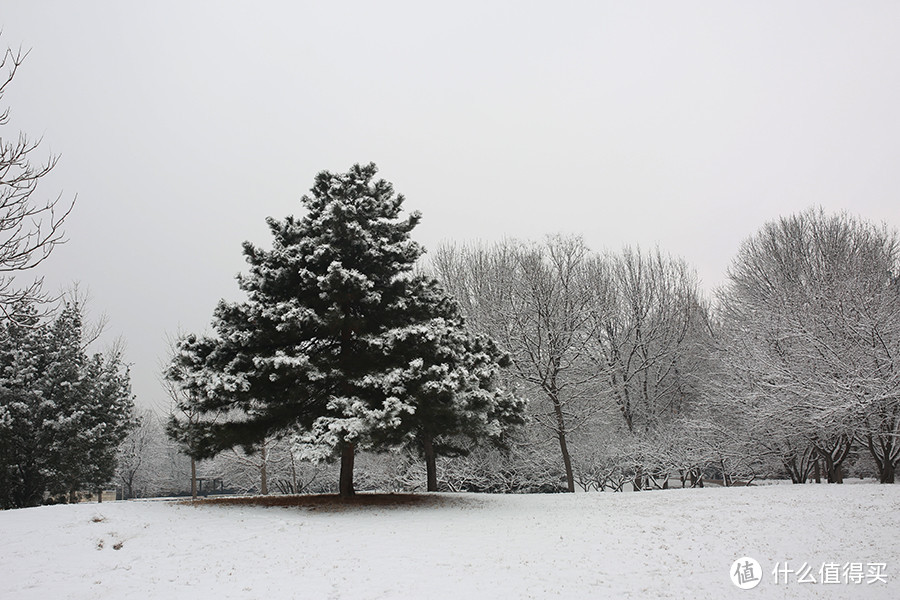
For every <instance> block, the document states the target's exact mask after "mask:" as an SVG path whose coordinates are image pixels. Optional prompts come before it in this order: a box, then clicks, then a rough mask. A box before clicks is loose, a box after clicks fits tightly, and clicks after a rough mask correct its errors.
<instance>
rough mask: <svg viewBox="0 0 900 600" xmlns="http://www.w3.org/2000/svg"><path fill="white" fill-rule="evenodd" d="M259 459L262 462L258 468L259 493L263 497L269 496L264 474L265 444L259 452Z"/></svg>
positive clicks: (267, 479)
mask: <svg viewBox="0 0 900 600" xmlns="http://www.w3.org/2000/svg"><path fill="white" fill-rule="evenodd" d="M259 458H260V460H262V465H261V466H260V468H259V493H260V494H262V495H263V496H266V495H268V494H269V478H268V474H267V472H266V458H267V457H266V444H265V443H263V445H262V448H260V450H259Z"/></svg>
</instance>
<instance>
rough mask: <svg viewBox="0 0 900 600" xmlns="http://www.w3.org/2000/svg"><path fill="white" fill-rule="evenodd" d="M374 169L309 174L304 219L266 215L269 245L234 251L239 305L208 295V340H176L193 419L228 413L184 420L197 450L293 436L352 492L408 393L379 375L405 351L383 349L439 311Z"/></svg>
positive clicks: (396, 203)
mask: <svg viewBox="0 0 900 600" xmlns="http://www.w3.org/2000/svg"><path fill="white" fill-rule="evenodd" d="M375 173H376V168H375V165H372V164H370V165H367V166H359V165H356V166H354V167H352V168H351V169H350V171H349V172H347V173H343V174H335V173H330V172H327V171H323V172H321V173H319V174H318V175H317V176H316V180H315V185H314V186H313V188H312V190H311V196H304V197H303V198H302V203H303V205H304V206H305V208H306V209H307V214H306V215H305V216H304V217H303V218H301V219H296V218H294V217H288V218H286V219H285V220H284V221H277V220H275V219H269V220H268V223H269V228H270V229H271V231H272V234H273V236H274V243H273V247H272V249H271V250H263V249H260V248H257V247H255V246H253V245H252V244H249V243H247V244H245V245H244V254H245V256H246V258H247V261H248V263H249V264H250V273H249V274H248V275H246V276H241V277H240V278H239V285H240V287H241V289H242V290H244V291H245V292H246V293H247V300H246V301H245V302H241V303H228V302H224V301H222V302H220V303H219V306H218V307H217V309H216V311H215V315H214V318H213V327H214V329H215V335H214V336H195V335H188V336H185V337H183V338H182V339H181V341H180V342H179V343H178V347H177V352H176V355H175V357H174V359H173V361H172V368H170V369H169V371H168V373H167V376H168V377H169V379H170V380H171V381H173V382H175V383H176V384H177V385H178V386H179V387H180V388H181V389H183V390H187V391H188V393H189V394H190V398H191V400H192V408H193V409H195V410H197V411H198V413H199V414H201V415H209V414H215V413H219V414H224V415H225V417H224V418H223V419H220V420H219V421H217V422H200V423H197V424H194V425H191V426H190V427H191V428H192V430H193V433H192V434H191V435H195V436H196V438H195V439H196V440H197V441H198V449H199V455H201V456H212V455H215V454H216V453H218V452H220V451H222V450H224V449H228V448H232V447H235V446H241V447H243V448H244V449H245V450H247V451H252V450H253V448H254V447H255V446H257V445H258V444H259V443H260V442H262V441H263V440H264V439H266V437H268V436H272V435H275V436H278V435H289V434H293V433H302V434H305V435H304V436H303V441H304V442H305V447H306V448H307V449H308V450H310V451H311V452H312V453H313V454H316V455H317V456H318V457H320V458H323V457H327V458H332V457H334V458H336V457H338V456H339V457H340V460H341V475H340V486H339V489H340V493H341V494H342V495H349V494H353V493H354V486H353V466H354V457H355V452H356V449H357V447H358V446H363V447H365V446H367V445H369V446H371V445H376V444H377V443H378V439H381V438H382V437H383V432H384V430H386V429H387V430H389V429H391V427H393V425H394V424H398V423H400V422H401V418H400V417H401V413H403V412H405V411H406V410H407V405H406V404H405V402H406V399H405V398H404V399H402V400H401V401H398V397H397V395H396V393H393V392H392V391H389V390H386V389H385V386H384V385H383V377H384V376H385V375H386V374H387V373H390V372H392V371H393V370H394V369H396V368H398V366H399V365H398V360H400V359H401V358H403V357H401V356H399V355H398V353H396V352H394V351H388V352H386V348H387V345H388V344H389V343H390V339H391V336H393V335H395V332H396V331H397V330H398V329H399V328H403V327H414V326H416V325H418V324H422V323H426V322H428V321H430V320H431V319H433V318H435V317H439V316H441V313H440V307H441V306H442V301H441V300H440V298H439V297H436V296H435V294H434V285H433V283H432V282H431V281H430V280H429V279H428V278H427V277H425V276H423V275H414V274H413V273H412V269H413V266H414V264H415V262H416V260H417V259H418V258H419V256H420V255H421V254H422V252H423V251H422V249H421V248H420V246H419V245H418V244H416V243H415V242H413V241H412V240H411V239H410V232H411V231H412V229H413V228H414V227H415V226H416V224H417V223H418V222H419V218H420V217H419V214H418V213H412V214H411V215H409V216H408V217H407V218H405V219H401V216H400V213H401V209H402V204H403V197H402V196H400V195H395V194H394V191H393V188H392V186H391V184H390V183H388V182H386V181H384V180H378V181H375V180H374V176H375ZM177 429H178V428H177V427H173V433H175V434H176V435H179V433H178V430H177ZM376 432H377V433H376ZM313 449H314V451H313Z"/></svg>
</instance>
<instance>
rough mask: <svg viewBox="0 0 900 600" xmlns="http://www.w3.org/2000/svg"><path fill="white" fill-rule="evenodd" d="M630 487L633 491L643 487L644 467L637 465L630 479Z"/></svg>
mask: <svg viewBox="0 0 900 600" xmlns="http://www.w3.org/2000/svg"><path fill="white" fill-rule="evenodd" d="M631 487H632V489H634V491H635V492H639V491H641V490H642V489H644V469H642V468H641V467H638V468H637V470H636V472H635V474H634V478H633V479H632V480H631Z"/></svg>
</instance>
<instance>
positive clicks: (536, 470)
mask: <svg viewBox="0 0 900 600" xmlns="http://www.w3.org/2000/svg"><path fill="white" fill-rule="evenodd" d="M375 173H376V169H375V167H374V165H366V166H359V165H356V166H354V167H353V168H352V169H351V170H350V171H349V172H348V173H330V172H327V171H325V172H322V173H320V174H319V175H318V176H317V177H316V182H315V185H314V187H313V188H312V190H311V195H309V196H305V197H304V198H303V199H302V203H303V205H304V207H305V209H306V214H305V216H303V217H302V218H294V217H288V218H287V219H285V220H284V221H277V220H274V219H270V221H269V226H270V229H271V230H272V234H273V238H274V240H273V247H272V249H271V250H264V249H260V248H258V247H255V246H253V245H250V244H246V245H245V247H244V253H245V256H246V258H247V261H248V263H249V265H250V272H249V274H247V275H243V276H241V277H240V278H239V285H240V287H241V288H242V289H243V290H244V292H245V293H246V295H247V300H246V301H244V302H238V303H229V302H224V301H222V302H221V303H220V304H219V306H218V307H217V309H216V311H215V314H214V319H213V329H214V332H213V333H212V334H207V335H188V336H185V337H184V338H182V339H181V340H180V341H179V342H178V344H177V348H176V352H175V355H174V357H173V360H172V362H171V364H170V365H169V367H168V368H167V371H166V377H167V378H168V379H169V381H170V382H171V383H172V384H173V385H175V386H176V387H177V388H178V389H180V390H181V391H182V392H183V401H182V403H181V404H180V406H179V409H180V410H181V413H182V415H188V414H189V415H192V416H191V418H188V419H184V418H182V419H178V418H173V419H172V420H171V421H170V423H169V431H170V434H171V435H172V436H174V437H175V438H176V439H178V440H179V441H180V442H181V443H182V444H183V446H184V448H185V450H186V452H188V453H189V454H190V455H192V456H195V457H197V458H208V457H211V456H214V455H216V454H218V453H220V452H222V451H224V450H227V449H229V448H234V447H240V448H243V450H244V451H245V452H247V453H251V454H252V453H253V452H255V451H258V450H260V449H261V448H262V447H263V446H262V444H264V443H266V440H275V441H281V440H285V439H287V440H289V441H290V442H291V443H292V445H293V449H294V452H295V453H296V455H297V456H300V457H303V458H306V459H311V460H337V461H339V463H340V465H341V474H340V478H339V479H340V484H339V486H338V487H339V490H340V491H341V493H343V494H351V493H353V489H354V486H353V465H354V459H355V456H356V454H357V452H358V450H361V449H362V450H371V451H376V452H396V451H397V449H404V448H405V449H406V450H407V451H411V452H413V453H417V454H419V455H421V456H422V457H423V458H424V459H425V460H424V462H425V465H424V471H425V473H424V476H425V479H426V487H427V489H429V490H434V489H438V488H439V487H443V488H444V489H485V488H487V489H498V488H497V487H496V486H495V485H494V482H492V474H491V473H492V472H493V473H494V477H495V478H500V479H503V478H504V477H506V476H505V475H503V473H508V474H510V477H507V479H508V480H509V481H515V482H517V483H514V484H509V486H507V487H508V488H509V490H510V491H523V490H532V491H534V490H543V491H549V490H554V491H556V490H559V491H574V490H575V489H576V486H580V487H582V488H583V489H591V488H594V489H613V490H621V489H625V487H626V486H630V487H632V488H633V489H648V488H653V487H666V486H668V485H669V479H670V478H671V477H672V476H676V477H679V478H680V479H681V482H682V485H686V484H687V483H688V482H689V483H690V484H691V485H698V484H699V485H702V481H703V478H704V477H706V478H707V479H710V478H712V479H719V480H721V482H722V483H724V484H726V485H728V484H731V483H733V482H735V481H741V480H742V481H748V480H750V479H752V478H754V477H758V476H778V475H784V476H790V477H791V479H792V480H793V481H795V482H798V483H800V482H804V481H806V480H807V479H808V478H810V477H811V476H813V475H815V477H817V478H818V477H819V476H822V477H824V478H825V479H827V480H828V481H833V482H840V481H842V478H843V465H844V464H845V461H846V460H847V459H848V457H850V456H854V457H856V458H858V457H859V455H860V453H861V452H865V453H867V454H868V456H869V457H870V459H871V461H872V464H873V465H874V467H875V469H876V470H877V473H878V476H879V477H880V480H881V481H882V482H885V483H887V482H893V480H894V470H895V469H896V465H897V462H898V460H900V448H898V445H897V443H896V438H897V434H898V426H900V403H898V400H900V398H898V395H897V392H896V390H897V389H898V388H897V385H896V383H897V382H896V373H897V368H896V366H897V365H896V356H897V351H898V350H900V333H898V329H897V324H898V323H900V320H898V319H897V317H898V316H900V302H898V298H900V292H898V289H900V285H898V272H900V271H898V264H900V261H898V245H897V237H896V233H895V232H894V231H892V230H889V229H887V228H885V227H879V226H875V225H872V224H870V223H867V222H864V221H860V220H857V219H854V218H852V217H850V216H847V215H827V214H825V213H824V212H823V211H821V210H808V211H806V212H804V213H801V214H798V215H793V216H788V217H784V218H782V219H780V220H778V221H776V222H773V223H770V224H767V225H766V226H764V227H763V228H762V229H761V230H760V231H759V232H758V233H757V234H756V235H755V236H753V237H751V238H749V239H748V240H747V241H745V242H744V244H743V245H742V247H741V250H740V252H739V254H738V256H737V257H736V258H735V259H734V261H733V263H732V266H731V268H730V269H729V272H728V282H727V283H726V285H725V286H724V287H723V288H722V289H721V290H718V291H717V292H716V294H715V295H714V296H713V297H711V298H708V297H706V296H705V295H704V293H703V292H702V291H701V290H700V288H699V284H698V281H697V277H696V274H695V273H694V271H693V269H691V268H690V267H689V266H688V265H687V264H686V263H685V262H684V261H683V260H681V259H678V258H674V257H671V256H668V255H666V254H664V253H663V252H661V251H660V250H658V249H656V250H651V251H647V250H642V249H639V248H625V249H624V250H622V251H620V252H604V253H596V252H593V251H591V250H590V249H589V248H587V246H586V245H585V243H584V242H583V241H582V239H581V238H579V237H571V236H570V237H566V236H550V237H547V238H546V239H545V240H543V241H541V242H521V241H514V240H507V241H502V242H497V243H493V244H474V245H467V246H460V245H455V244H445V245H443V246H441V247H439V248H437V249H436V251H435V252H434V253H433V254H432V255H430V256H429V257H428V258H427V260H419V259H420V257H421V255H422V252H423V251H422V249H421V248H420V247H419V246H418V245H416V244H415V242H413V241H412V240H411V237H410V233H411V231H412V229H413V228H414V227H415V225H416V223H417V222H418V219H419V215H418V214H417V213H413V214H412V215H409V216H408V217H406V218H401V213H400V210H401V205H402V202H403V198H402V196H399V195H395V194H394V192H393V189H392V187H391V186H390V184H389V183H387V182H385V181H383V180H375V179H374V175H375ZM483 442H487V443H483ZM551 445H552V447H555V448H556V450H555V451H553V452H555V454H556V456H557V458H556V459H552V458H551V457H550V456H549V454H548V453H549V452H551ZM442 454H443V455H446V456H451V457H453V456H455V457H457V458H456V459H455V460H453V461H444V463H443V465H444V472H445V474H444V475H443V476H442V477H441V482H440V486H439V481H438V472H437V464H438V458H437V457H438V456H440V455H442ZM409 466H410V469H408V470H407V471H408V472H411V471H415V468H414V467H412V464H411V463H410V465H409ZM470 467H472V468H475V471H474V472H473V474H472V475H471V476H465V477H462V478H457V480H456V483H454V478H455V477H456V476H457V475H459V474H460V472H461V471H465V470H466V469H467V468H470ZM479 469H480V470H481V472H480V474H479V473H478V470H479ZM523 473H528V474H527V475H524V476H521V477H520V475H522V474H523ZM400 479H402V477H400ZM503 485H505V484H499V486H500V488H503Z"/></svg>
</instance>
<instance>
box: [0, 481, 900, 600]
mask: <svg viewBox="0 0 900 600" xmlns="http://www.w3.org/2000/svg"><path fill="white" fill-rule="evenodd" d="M898 534H900V485H888V486H882V485H875V484H871V485H870V484H863V485H844V486H836V485H830V486H826V485H807V486H790V485H784V486H782V485H778V486H761V487H749V488H748V487H744V488H729V489H722V488H706V489H695V490H670V491H665V492H645V493H637V494H635V493H622V494H612V493H605V494H598V493H594V494H575V495H532V496H482V495H441V498H440V501H439V502H434V503H431V504H427V505H422V506H394V507H342V508H281V507H279V508H264V507H250V506H213V505H206V506H193V507H192V506H185V505H176V504H171V503H165V502H114V503H104V504H100V505H98V504H82V505H76V506H49V507H41V508H32V509H24V510H13V511H6V512H0V598H2V599H3V600H28V599H45V598H54V599H63V598H77V599H82V598H85V599H86V598H166V599H181V598H184V599H206V598H210V599H212V598H217V599H218V598H246V599H254V598H259V599H266V600H274V599H282V598H284V599H289V598H298V599H307V598H309V599H319V598H321V599H327V598H347V599H349V598H353V599H356V598H410V599H422V600H425V599H430V598H453V599H460V600H463V599H470V598H516V599H518V598H750V597H757V598H861V599H868V598H900V537H898ZM743 556H749V557H752V558H755V559H756V560H757V561H759V563H760V564H761V565H762V568H763V570H764V571H765V574H764V575H763V578H762V582H761V583H760V584H759V585H758V586H757V587H756V588H755V589H751V590H742V589H739V588H737V587H736V586H735V585H734V584H733V583H732V581H731V579H730V578H729V568H730V566H731V564H732V562H733V561H734V560H736V559H737V558H740V557H743ZM786 561H787V562H788V564H789V568H790V569H793V570H800V567H802V565H803V563H807V566H809V567H810V571H809V575H810V576H812V577H814V578H815V579H816V580H817V581H819V580H820V579H821V577H822V573H830V575H829V577H833V576H834V575H835V573H836V567H833V566H829V567H825V569H824V570H822V571H821V572H820V570H821V569H822V568H823V565H826V564H827V565H836V564H840V565H841V570H843V569H844V568H845V566H846V569H847V570H846V571H843V572H842V573H841V574H840V579H841V582H840V583H837V584H822V583H799V582H798V581H797V579H798V576H797V575H789V576H788V583H784V578H783V577H782V578H781V580H780V581H779V582H778V583H776V582H775V580H774V577H773V576H772V574H771V571H772V570H773V569H774V568H775V566H776V563H779V565H780V566H784V564H785V562H786ZM877 563H885V564H886V566H885V567H884V568H881V567H877V566H872V565H875V564H877ZM859 569H861V570H862V571H863V572H865V573H866V574H867V575H866V576H864V577H862V579H861V581H860V582H859V583H854V582H853V581H852V578H853V573H857V575H859V571H858V570H859ZM873 569H874V570H873ZM876 571H880V572H881V573H883V575H884V579H885V580H886V582H883V581H874V582H872V583H868V582H867V579H870V578H871V579H880V578H881V577H880V576H878V577H875V576H872V577H868V575H869V574H871V573H874V572H876ZM848 574H849V575H850V576H851V581H849V582H847V583H845V582H844V581H843V579H844V578H845V577H846V576H847V575H848ZM857 579H859V577H858V576H857Z"/></svg>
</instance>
